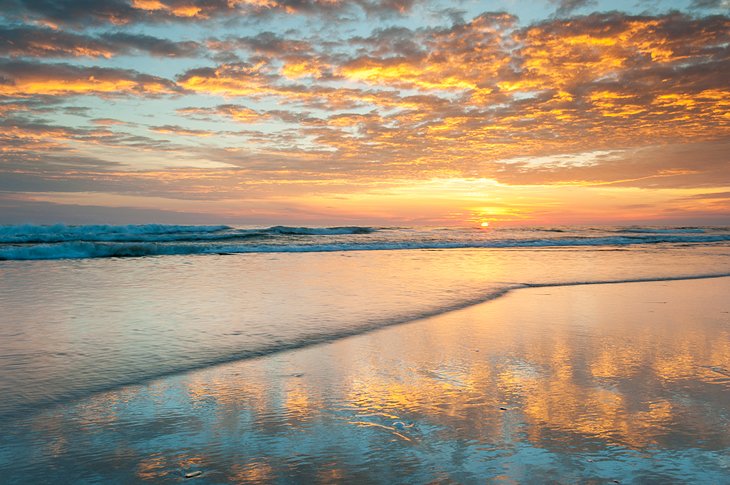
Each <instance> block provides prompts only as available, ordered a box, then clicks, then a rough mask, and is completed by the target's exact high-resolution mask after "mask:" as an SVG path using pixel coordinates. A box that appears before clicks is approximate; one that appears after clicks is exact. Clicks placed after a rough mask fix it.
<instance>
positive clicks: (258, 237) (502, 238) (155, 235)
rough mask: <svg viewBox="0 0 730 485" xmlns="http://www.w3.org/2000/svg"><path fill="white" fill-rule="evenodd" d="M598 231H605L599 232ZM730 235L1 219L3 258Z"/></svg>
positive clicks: (723, 234) (593, 243)
mask: <svg viewBox="0 0 730 485" xmlns="http://www.w3.org/2000/svg"><path fill="white" fill-rule="evenodd" d="M597 231H600V232H597ZM726 241H730V231H728V229H727V228H640V227H634V228H604V229H596V228H587V229H586V228H583V229H581V228H566V227H563V228H553V229H551V228H534V229H527V228H519V229H514V230H510V229H502V230H490V231H483V230H475V229H474V228H455V229H452V230H449V231H443V230H442V229H415V228H372V227H362V226H342V227H289V226H273V227H269V228H260V229H259V228H235V227H230V226H223V225H218V226H174V225H161V224H145V225H128V226H110V225H93V226H67V225H62V224H58V225H53V226H36V225H22V226H0V260H34V259H66V258H76V259H78V258H112V257H140V256H161V255H185V254H233V253H272V252H287V253H298V252H299V253H302V252H332V251H377V250H399V249H461V248H565V247H583V248H585V247H597V248H598V247H616V246H633V245H650V244H663V243H679V244H712V243H722V242H726Z"/></svg>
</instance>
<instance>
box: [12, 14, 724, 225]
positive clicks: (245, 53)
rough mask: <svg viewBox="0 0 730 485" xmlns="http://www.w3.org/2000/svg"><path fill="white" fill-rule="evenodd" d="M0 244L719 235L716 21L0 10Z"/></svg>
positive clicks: (719, 31)
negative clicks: (70, 239) (65, 235)
mask: <svg viewBox="0 0 730 485" xmlns="http://www.w3.org/2000/svg"><path fill="white" fill-rule="evenodd" d="M0 123H1V124H2V126H1V127H0V224H2V223H5V224H15V223H54V222H65V223H74V224H80V223H125V224H126V223H146V222H157V223H234V224H253V225H260V224H298V225H322V224H397V225H438V226H443V225H470V224H478V223H481V222H489V223H491V224H497V225H499V224H503V225H555V224H639V223H646V224H667V225H676V224H680V225H688V224H698V225H713V224H730V0H687V1H679V0H678V1H661V0H631V1H603V0H527V1H517V0H502V1H475V0H456V1H443V0H352V1H349V0H57V1H53V0H4V1H3V8H2V12H0Z"/></svg>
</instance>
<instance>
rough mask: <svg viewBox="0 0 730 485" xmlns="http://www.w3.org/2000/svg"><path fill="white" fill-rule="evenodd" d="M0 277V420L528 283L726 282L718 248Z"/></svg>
mask: <svg viewBox="0 0 730 485" xmlns="http://www.w3.org/2000/svg"><path fill="white" fill-rule="evenodd" d="M599 256H600V259H598V258H599ZM0 271H2V273H1V275H2V278H0V307H1V308H3V309H4V315H3V321H4V325H3V326H2V328H0V356H2V362H3V368H2V372H0V393H2V395H3V400H2V401H1V402H0V415H3V414H7V413H11V414H12V413H17V412H18V410H20V409H26V408H28V407H32V408H35V407H38V406H41V405H45V404H48V403H52V402H63V401H64V400H66V399H68V398H70V397H80V396H85V395H88V394H90V393H92V392H96V391H100V390H106V389H112V388H115V387H118V386H119V385H123V384H131V383H138V382H140V381H141V380H143V379H148V378H152V377H157V376H161V375H166V374H169V373H171V372H179V371H182V370H189V369H195V368H199V367H203V366H206V365H209V364H211V363H216V362H224V361H229V360H233V359H238V358H243V357H247V356H249V357H250V356H251V355H259V354H260V353H268V352H271V351H272V350H276V349H282V348H291V347H292V346H301V345H304V344H307V343H313V342H316V341H322V340H329V339H331V338H334V337H335V336H338V335H339V336H342V335H347V334H353V333H359V332H361V331H362V330H363V329H366V328H374V327H381V326H384V325H388V324H392V323H398V322H403V321H409V320H411V319H413V318H417V317H419V316H424V315H430V314H437V313H440V312H443V311H446V310H447V309H449V308H452V309H453V308H457V307H462V306H464V305H467V304H470V303H474V302H476V301H483V300H484V299H488V298H489V297H490V296H493V295H495V294H498V293H499V292H500V291H503V290H505V289H507V288H510V287H516V286H520V285H521V284H525V283H527V284H535V283H538V284H539V283H555V282H584V281H607V280H613V281H616V280H628V279H642V278H663V277H677V276H687V275H701V274H718V273H728V272H730V270H729V268H728V256H727V249H726V248H725V247H722V246H720V247H696V248H683V247H677V248H672V247H669V246H667V247H661V248H649V247H635V248H632V249H630V250H622V251H596V250H581V249H569V250H555V249H553V250H542V251H541V250H468V249H467V250H448V251H429V250H424V251H418V250H417V251H364V252H357V251H353V252H348V253H346V254H345V253H307V254H305V253H288V254H287V253H280V254H248V255H234V256H195V255H193V256H169V257H161V258H131V259H130V258H127V259H124V258H121V259H96V260H93V259H89V260H76V261H74V260H56V261H37V262H15V261H13V262H5V263H4V264H3V266H2V269H0ZM333 295H336V298H333ZM41 301H42V302H43V304H42V305H39V304H37V302H41ZM582 304H584V305H588V302H583V303H582ZM546 307H547V305H546ZM588 310H589V309H588ZM545 311H552V310H547V308H546V310H545ZM602 365H604V367H605V364H602ZM603 372H604V373H606V372H609V370H605V369H604V371H603ZM525 375H529V372H527V373H526V374H525Z"/></svg>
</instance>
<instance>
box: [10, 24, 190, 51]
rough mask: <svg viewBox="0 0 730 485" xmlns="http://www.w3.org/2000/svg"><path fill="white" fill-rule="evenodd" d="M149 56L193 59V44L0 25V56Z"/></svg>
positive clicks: (144, 37) (155, 38)
mask: <svg viewBox="0 0 730 485" xmlns="http://www.w3.org/2000/svg"><path fill="white" fill-rule="evenodd" d="M125 54H126V55H130V54H134V55H139V54H149V55H152V56H156V57H194V56H197V55H199V54H201V48H200V45H199V44H198V43H197V42H192V41H187V42H173V41H170V40H166V39H160V38H157V37H152V36H149V35H142V34H128V33H123V32H111V33H102V34H98V35H95V36H90V35H81V34H74V33H70V32H64V31H60V30H54V29H50V28H43V27H36V26H31V25H21V26H13V27H9V26H0V55H3V56H8V57H46V58H50V57H56V58H60V57H102V58H107V59H108V58H111V57H113V56H116V55H125Z"/></svg>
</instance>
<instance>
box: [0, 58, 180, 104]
mask: <svg viewBox="0 0 730 485" xmlns="http://www.w3.org/2000/svg"><path fill="white" fill-rule="evenodd" d="M177 91H179V88H178V87H177V86H176V85H175V83H173V82H172V81H168V80H166V79H163V78H160V77H156V76H151V75H148V74H141V73H139V72H136V71H132V70H128V69H113V68H103V67H81V66H74V65H71V64H43V63H36V62H28V61H19V60H18V61H13V60H0V95H2V96H15V97H24V96H35V95H54V96H58V95H62V96H63V95H80V94H95V95H121V94H135V95H141V96H154V95H159V94H169V93H173V92H177Z"/></svg>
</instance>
